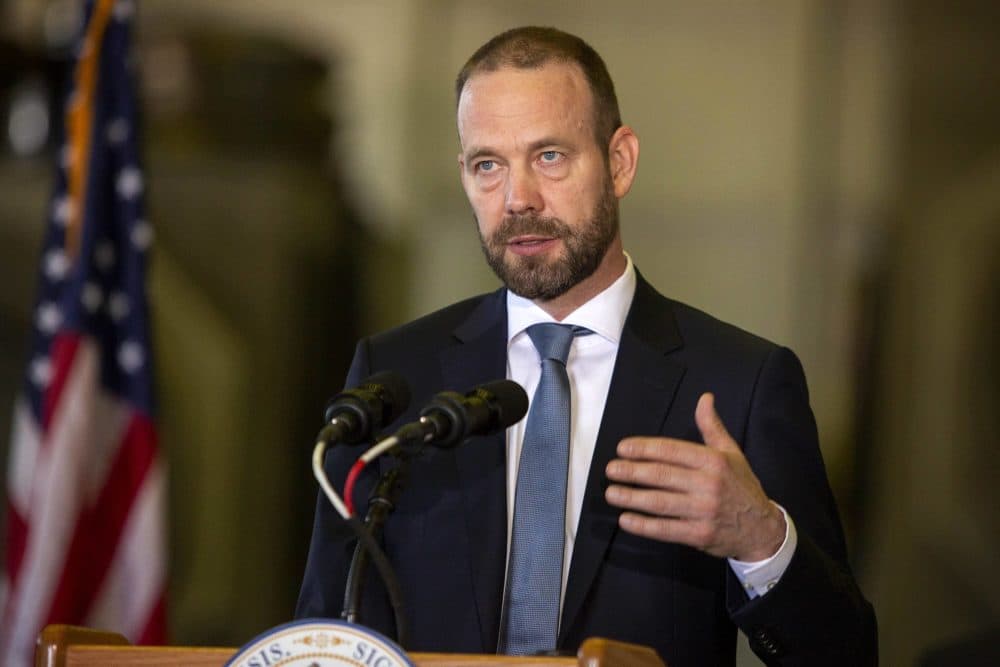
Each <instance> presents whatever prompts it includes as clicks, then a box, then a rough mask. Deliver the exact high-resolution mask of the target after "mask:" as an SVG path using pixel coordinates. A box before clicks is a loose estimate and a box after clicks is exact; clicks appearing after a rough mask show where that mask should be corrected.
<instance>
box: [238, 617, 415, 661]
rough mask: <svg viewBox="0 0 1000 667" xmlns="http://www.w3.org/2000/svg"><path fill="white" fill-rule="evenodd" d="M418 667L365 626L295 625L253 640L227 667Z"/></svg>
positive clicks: (314, 622) (310, 622)
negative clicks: (347, 666)
mask: <svg viewBox="0 0 1000 667" xmlns="http://www.w3.org/2000/svg"><path fill="white" fill-rule="evenodd" d="M345 665H350V666H351V667H415V665H414V664H413V663H412V662H411V661H410V659H409V658H407V657H406V653H405V652H404V651H403V649H402V648H400V647H399V646H398V645H397V644H396V643H395V642H394V641H392V640H390V639H388V638H386V637H384V636H383V635H381V634H379V633H378V632H375V631H374V630H369V629H368V628H366V627H364V626H361V625H353V624H351V623H345V622H344V621H334V620H330V619H323V618H307V619H303V620H300V621H292V622H291V623H285V624H284V625H279V626H277V627H275V628H271V629H270V630H268V631H267V632H265V633H263V634H260V635H258V636H256V637H254V638H253V639H252V640H250V641H249V642H248V643H247V644H245V645H244V646H243V648H241V649H240V650H239V651H238V652H237V653H236V655H234V656H233V657H232V658H230V659H229V661H228V662H227V663H226V667H344V666H345Z"/></svg>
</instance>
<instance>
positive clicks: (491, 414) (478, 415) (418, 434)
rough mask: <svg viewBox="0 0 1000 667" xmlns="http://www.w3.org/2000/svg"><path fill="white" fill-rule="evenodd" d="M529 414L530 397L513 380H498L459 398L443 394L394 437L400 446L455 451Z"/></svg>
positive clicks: (448, 392) (452, 393)
mask: <svg viewBox="0 0 1000 667" xmlns="http://www.w3.org/2000/svg"><path fill="white" fill-rule="evenodd" d="M527 411H528V395H527V394H526V393H524V389H523V388H521V385H519V384H518V383H516V382H514V381H513V380H497V381H495V382H488V383H486V384H483V385H479V386H478V387H475V388H473V389H472V390H470V391H469V392H467V393H465V394H464V395H463V394H459V393H458V392H454V391H443V392H441V393H440V394H438V395H436V396H435V397H434V398H433V399H432V400H431V402H430V403H429V404H428V405H427V407H425V408H424V409H423V410H421V411H420V421H415V422H411V423H409V424H407V425H405V426H403V427H402V428H400V429H399V430H398V431H396V433H395V436H396V437H397V438H399V440H400V441H401V442H406V441H409V440H419V441H421V442H428V443H430V444H433V445H436V446H438V447H444V448H450V447H455V446H456V445H458V444H459V443H461V442H462V441H464V440H465V439H466V438H468V437H469V436H473V435H485V434H487V433H491V432H493V431H497V430H500V429H505V428H507V427H508V426H510V425H511V424H516V423H517V422H519V421H520V420H521V418H522V417H524V414H525V413H526V412H527Z"/></svg>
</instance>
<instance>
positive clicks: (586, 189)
mask: <svg viewBox="0 0 1000 667" xmlns="http://www.w3.org/2000/svg"><path fill="white" fill-rule="evenodd" d="M457 94H458V108H457V111H458V113H457V115H458V131H459V137H460V140H461V153H460V155H459V159H458V160H459V166H460V174H461V180H462V185H463V187H464V189H465V192H466V195H467V196H468V198H469V201H470V203H471V204H472V209H473V212H474V213H475V218H476V221H477V224H478V229H479V234H480V238H481V240H482V247H483V251H484V253H485V255H486V258H487V261H488V262H489V264H490V266H491V267H492V268H493V269H494V271H495V272H496V273H497V275H498V276H499V277H500V278H501V279H502V280H503V282H504V284H505V285H506V289H501V290H499V291H498V292H495V293H493V294H488V295H484V296H480V297H476V298H473V299H469V300H467V301H463V302H461V303H458V304H455V305H452V306H450V307H448V308H445V309H443V310H441V311H438V312H437V313H433V314H431V315H428V316H426V317H424V318H421V319H419V320H417V321H415V322H411V323H410V324H407V325H405V326H403V327H400V328H398V329H395V330H393V331H389V332H386V333H383V334H380V335H378V336H375V337H372V338H370V339H366V340H363V341H361V342H360V343H359V345H358V348H357V352H356V355H355V359H354V363H353V365H352V368H351V372H350V374H349V377H348V382H347V384H348V385H354V384H356V383H357V382H359V381H360V380H362V379H363V378H364V377H366V376H367V375H369V374H370V373H372V372H375V371H379V370H385V369H393V370H397V371H399V372H401V373H403V375H404V376H406V377H407V379H408V380H409V382H410V383H411V386H412V389H413V393H414V403H415V406H414V410H411V414H409V415H404V417H403V419H412V418H413V414H412V413H413V412H415V411H416V410H417V409H419V407H420V406H422V405H423V404H425V403H426V401H427V399H428V398H429V397H430V396H431V395H433V393H435V392H437V391H440V390H442V389H456V390H462V389H466V388H469V387H472V386H474V385H477V384H480V383H482V382H485V381H489V380H493V379H496V378H500V377H505V376H506V377H509V378H511V379H514V380H516V381H518V382H520V383H521V384H522V385H523V386H524V387H525V389H526V390H527V391H528V393H529V396H532V399H531V403H532V408H531V412H529V416H528V418H527V419H526V420H524V421H522V422H520V423H518V424H517V425H515V426H513V427H511V428H509V429H508V430H507V433H506V434H499V435H496V436H490V437H482V438H473V439H472V440H470V442H468V443H466V444H465V445H463V446H462V447H460V448H458V449H455V450H450V451H435V452H431V453H430V454H428V455H427V456H426V457H424V458H422V459H420V460H418V461H417V462H416V463H415V464H414V467H413V470H412V472H411V474H410V480H409V483H408V486H407V488H406V489H405V490H404V491H403V493H402V495H401V497H400V498H399V501H398V503H397V509H396V511H395V514H394V515H393V516H392V517H391V519H390V521H389V524H388V526H387V528H386V530H385V535H384V544H385V549H386V552H387V553H388V555H389V557H390V559H391V560H392V561H393V564H394V566H395V568H396V570H397V573H398V575H399V579H400V583H401V587H402V589H403V592H404V594H405V598H406V609H405V610H404V613H405V614H406V617H407V620H408V623H409V626H410V628H411V632H412V641H411V642H410V646H407V647H406V648H408V649H411V650H422V651H457V652H471V653H482V652H494V651H499V652H505V653H507V652H509V653H525V652H532V651H537V650H547V649H548V650H551V649H559V650H568V651H573V650H575V649H576V648H577V646H578V645H579V643H580V642H581V641H582V640H583V639H585V638H587V637H589V636H605V637H611V638H615V639H620V640H623V641H630V642H635V643H639V644H645V645H649V646H652V647H653V648H655V649H656V650H657V651H658V652H659V653H660V655H661V656H662V657H663V658H664V659H665V660H666V661H667V663H668V664H669V665H671V667H678V666H681V665H723V664H732V663H733V662H734V659H735V658H734V656H735V637H736V628H737V627H739V628H740V629H742V630H743V631H744V632H746V633H747V635H748V636H749V637H750V641H751V645H752V647H753V648H754V650H755V651H756V652H757V653H758V655H760V656H761V657H762V658H763V659H764V660H765V661H767V662H769V663H771V664H808V665H818V664H841V665H859V664H870V663H873V662H875V661H876V657H875V654H876V648H875V644H876V639H875V619H874V614H873V612H872V609H871V606H870V605H869V604H868V603H867V602H866V601H865V600H864V598H863V596H862V595H861V593H860V591H859V590H858V588H857V586H856V584H855V582H854V580H853V578H852V576H851V573H850V571H849V568H848V566H847V563H846V553H845V546H844V539H843V535H842V530H841V527H840V523H839V519H838V517H837V512H836V508H835V506H834V502H833V498H832V495H831V493H830V489H829V485H828V483H827V480H826V473H825V470H824V467H823V463H822V459H821V457H820V453H819V449H818V444H817V441H816V428H815V424H814V421H813V418H812V414H811V411H810V409H809V405H808V397H807V392H806V386H805V380H804V377H803V374H802V370H801V366H800V365H799V363H798V360H797V359H796V358H795V356H794V355H793V354H792V353H791V352H790V351H788V350H786V349H783V348H779V347H777V346H775V345H773V344H771V343H768V342H767V341H764V340H762V339H759V338H757V337H755V336H752V335H750V334H748V333H746V332H743V331H740V330H738V329H736V328H735V327H732V326H729V325H726V324H723V323H721V322H719V321H717V320H714V319H712V318H711V317H709V316H707V315H705V314H704V313H701V312H699V311H697V310H694V309H692V308H690V307H687V306H684V305H682V304H679V303H677V302H674V301H671V300H669V299H666V298H664V297H663V296H661V295H659V294H658V293H656V291H655V290H654V289H653V288H652V287H651V286H650V285H649V284H648V283H646V282H645V281H644V280H643V278H642V277H641V275H639V274H638V272H637V271H636V270H635V268H634V267H633V265H632V263H631V260H630V258H629V257H628V256H627V255H626V254H625V253H624V251H623V248H622V239H621V235H620V232H619V225H618V200H620V199H621V198H622V197H624V196H625V195H626V194H627V193H628V191H629V189H630V187H631V185H632V181H633V179H634V177H635V173H636V167H637V162H638V155H639V141H638V139H637V137H636V135H635V134H634V132H633V131H632V130H631V129H630V128H629V127H628V126H626V125H622V123H621V120H620V118H619V113H618V105H617V101H616V98H615V93H614V87H613V84H612V82H611V79H610V76H609V75H608V73H607V70H606V68H605V66H604V63H603V62H602V61H601V59H600V57H599V56H598V55H597V53H596V52H594V51H593V49H591V48H590V47H589V46H588V45H587V44H585V43H584V42H583V41H582V40H580V39H579V38H576V37H574V36H571V35H567V34H565V33H562V32H560V31H557V30H554V29H548V28H520V29H515V30H512V31H508V32H506V33H503V34H501V35H498V36H497V37H495V38H493V39H492V40H491V41H490V42H488V43H487V44H485V45H484V46H483V47H482V48H480V49H479V51H477V52H476V54H474V55H473V56H472V58H471V59H470V60H469V62H468V63H467V64H466V65H465V67H464V68H463V70H462V72H461V73H460V75H459V78H458V82H457ZM552 323H560V324H563V325H566V326H564V327H559V326H558V325H555V326H554V325H553V324H552ZM536 325H544V326H536ZM567 331H568V332H570V333H566V332H567ZM540 332H544V334H543V333H540ZM550 334H551V335H550ZM551 336H556V337H559V336H561V337H562V338H563V339H564V343H563V345H564V347H565V346H568V352H566V351H565V350H564V351H563V352H561V353H559V354H562V355H563V356H562V357H560V358H556V357H557V356H558V355H553V354H551V353H550V352H548V351H547V350H548V349H549V348H548V347H547V346H548V345H549V343H548V338H550V337H551ZM541 350H546V351H545V352H541ZM566 355H568V358H567V356H566ZM560 369H561V370H560ZM553 378H555V379H553ZM560 378H562V379H560ZM542 387H544V389H543V388H542ZM554 387H555V389H554ZM553 397H555V398H553ZM550 401H555V402H553V403H551V405H557V406H559V405H561V406H563V407H562V408H555V409H553V408H550V407H547V406H549V405H550ZM560 401H561V402H560ZM542 405H544V406H546V407H544V408H539V406H542ZM536 408H538V410H536ZM542 411H548V414H546V415H541V414H538V415H537V416H536V412H538V413H540V412H542ZM564 413H565V414H564ZM564 421H565V422H566V423H565V424H564ZM554 424H562V425H561V426H553V425H554ZM567 427H568V428H567ZM553 431H555V432H556V433H555V435H553ZM570 434H571V437H570ZM562 440H568V441H569V443H568V453H559V454H558V455H556V457H555V458H546V457H548V456H551V455H552V454H551V453H552V452H553V451H557V450H559V447H560V446H559V445H552V444H546V445H545V446H544V447H541V446H537V445H536V444H535V443H536V441H538V442H545V443H559V442H561V441H562ZM546 448H548V449H546ZM563 449H565V446H563ZM539 451H541V452H542V453H541V454H539V453H538V452H539ZM355 455H356V454H355V453H354V452H345V451H334V452H333V453H331V455H330V457H329V458H328V460H327V463H326V465H327V470H328V472H329V473H330V475H331V477H332V478H333V479H335V480H337V479H343V477H344V475H345V473H346V470H347V467H348V466H349V465H350V463H351V460H352V459H353V457H354V456H355ZM560 457H561V458H560ZM548 461H555V463H554V464H552V463H548ZM384 465H385V466H389V465H391V463H385V464H384ZM539 481H540V482H541V483H540V484H539ZM368 483H369V485H370V483H371V481H370V480H369V482H368ZM369 488H370V486H369ZM553 488H555V489H556V492H555V494H554V497H555V498H557V500H553V494H552V489H553ZM363 493H364V490H362V491H359V492H357V493H356V496H355V497H356V498H362V497H364V496H363V495H361V494H363ZM546 494H548V495H546ZM529 515H530V516H529ZM553 517H555V523H554V525H553V524H552V519H553ZM351 547H352V540H351V539H350V536H349V533H348V532H347V531H346V530H345V529H344V527H343V526H342V525H341V522H339V521H338V520H337V519H336V517H335V515H334V514H333V512H332V510H330V509H329V508H328V507H327V504H326V502H325V500H324V499H323V498H322V497H321V498H320V502H319V505H318V508H317V516H316V524H315V528H314V534H313V540H312V545H311V549H310V555H309V562H308V565H307V568H306V574H305V581H304V583H303V587H302V592H301V595H300V599H299V605H298V609H297V615H298V616H300V617H301V616H336V615H338V613H339V611H340V608H341V601H342V598H343V589H344V576H345V571H346V566H347V561H348V558H349V555H350V549H351ZM553 556H554V557H553ZM553 571H554V575H553ZM363 604H364V612H363V613H364V621H365V623H366V624H368V625H371V626H372V627H375V628H377V629H380V630H383V631H385V632H387V633H389V634H392V630H393V625H392V615H391V613H390V611H389V608H388V605H387V604H386V601H385V595H384V593H383V592H382V589H381V588H380V587H379V586H377V585H374V584H373V585H370V586H369V587H368V594H367V597H366V598H365V600H364V603H363Z"/></svg>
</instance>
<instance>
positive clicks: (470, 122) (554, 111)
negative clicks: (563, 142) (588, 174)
mask: <svg viewBox="0 0 1000 667" xmlns="http://www.w3.org/2000/svg"><path fill="white" fill-rule="evenodd" d="M592 108H593V99H592V94H591V91H590V87H589V86H588V85H587V80H586V78H585V77H584V75H583V72H582V71H580V68H579V67H578V66H577V65H576V64H570V63H548V64H546V65H543V66H542V67H539V68H535V69H516V68H512V67H504V68H501V69H499V70H496V71H493V72H481V73H478V74H475V75H473V76H472V77H470V78H469V80H468V81H467V82H466V84H465V88H463V89H462V95H461V97H459V101H458V133H459V137H460V138H461V140H462V144H463V146H467V143H468V142H469V141H470V140H473V138H474V137H473V135H475V138H476V140H478V138H479V137H480V136H481V135H483V134H486V135H492V134H498V133H499V134H502V135H508V134H512V133H513V134H516V135H518V136H521V135H527V134H530V133H533V132H540V133H542V134H546V133H552V132H556V131H561V132H563V133H565V132H573V133H575V132H582V133H590V132H591V129H592V127H593V113H592ZM525 138H526V139H527V137H525Z"/></svg>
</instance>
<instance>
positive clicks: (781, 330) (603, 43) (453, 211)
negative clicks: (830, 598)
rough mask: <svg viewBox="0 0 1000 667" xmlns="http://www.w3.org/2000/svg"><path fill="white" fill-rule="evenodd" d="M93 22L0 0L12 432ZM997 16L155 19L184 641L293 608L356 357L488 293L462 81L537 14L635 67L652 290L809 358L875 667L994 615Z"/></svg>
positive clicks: (919, 12)
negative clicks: (52, 142)
mask: <svg viewBox="0 0 1000 667" xmlns="http://www.w3.org/2000/svg"><path fill="white" fill-rule="evenodd" d="M75 6H76V3H75V2H73V1H71V0H5V1H0V26H2V27H0V58H2V67H0V86H2V90H0V102H2V103H3V110H2V114H0V118H2V119H3V120H4V128H3V146H4V148H3V150H2V153H0V432H2V433H7V432H9V418H10V411H9V407H7V406H12V405H13V398H14V395H15V394H16V392H17V388H18V386H19V383H20V381H21V375H22V372H23V367H24V363H25V362H24V355H25V349H26V342H27V339H26V335H27V331H28V327H29V322H30V320H31V318H32V317H33V314H32V313H31V307H32V306H31V304H32V300H33V285H34V280H35V278H34V276H35V273H36V268H37V250H38V247H39V244H40V234H41V231H42V225H43V221H44V218H45V216H44V210H45V207H46V206H47V196H48V194H49V190H50V187H51V178H52V154H51V150H50V149H51V146H47V144H46V141H45V139H44V133H43V134H42V135H41V136H42V137H43V138H42V139H41V140H40V143H39V141H35V143H32V142H31V140H30V139H31V133H32V132H35V133H36V134H38V132H39V130H38V127H39V122H37V119H38V118H39V117H42V116H44V113H45V109H49V111H50V112H51V111H52V110H53V109H54V108H55V104H56V101H55V99H54V98H52V97H51V95H50V94H49V93H46V91H47V90H51V89H52V87H53V86H58V79H59V76H60V72H61V63H62V61H63V60H64V59H65V52H64V51H61V49H64V48H65V43H66V37H67V34H68V33H71V32H72V26H73V19H72V16H73V14H74V7H75ZM998 19H1000V10H998V9H997V8H996V6H995V3H993V2H987V1H985V0H980V1H976V0H958V1H956V2H951V3H929V2H916V1H914V2H905V1H903V0H896V1H890V0H870V1H862V0H842V1H838V0H798V1H796V0H776V1H774V2H732V1H729V2H726V1H722V0H709V1H706V2H664V3H648V2H639V1H638V0H619V1H618V2H614V3H610V2H596V1H592V0H586V1H578V2H538V1H537V0H536V1H527V0H524V1H521V0H512V1H510V2H507V3H503V4H502V5H499V6H498V5H495V4H493V3H480V2H462V1H459V0H367V1H366V0H291V1H278V0H257V1H255V2H252V3H249V2H244V1H242V0H214V1H213V2H210V3H209V2H199V1H196V0H170V1H169V2H168V1H166V0H146V1H145V2H142V3H140V7H139V21H138V24H139V35H138V44H139V57H140V68H141V73H142V96H143V99H144V102H145V104H144V113H145V135H146V139H145V155H146V163H147V170H148V180H149V182H148V193H149V208H150V217H151V218H152V221H153V223H154V226H155V228H156V233H157V245H156V252H155V254H154V265H153V275H152V280H151V292H152V299H153V308H154V316H155V332H156V343H157V362H158V365H157V366H158V367H157V370H158V379H159V410H160V414H159V421H160V424H161V436H162V442H163V447H164V449H165V451H166V453H167V456H168V459H169V464H170V474H171V549H172V551H171V560H172V565H171V568H172V569H171V591H170V592H171V600H170V602H171V610H170V614H171V625H172V629H173V635H174V638H175V640H176V641H177V642H181V643H189V644H190V643H204V644H240V643H242V642H244V641H245V640H247V639H248V638H249V637H251V636H252V635H254V634H256V633H257V632H259V631H261V630H263V629H264V628H266V627H268V626H270V625H274V624H277V623H279V622H281V621H283V620H287V619H288V618H289V617H290V615H291V611H292V608H293V605H294V600H295V597H296V593H297V588H298V579H299V577H300V575H301V572H302V568H303V566H304V558H305V549H306V546H307V541H308V536H309V531H310V520H311V515H312V511H313V504H314V502H315V485H314V483H313V482H312V480H311V477H310V475H309V472H308V452H309V448H310V444H311V437H312V435H313V434H314V433H315V431H316V429H317V427H318V426H319V421H320V418H321V414H322V408H323V404H324V400H325V398H326V397H327V396H329V395H330V394H332V393H334V392H335V391H337V390H338V389H339V387H340V383H341V381H342V378H343V374H344V372H345V370H346V365H347V363H348V361H349V359H350V355H351V353H352V347H353V342H354V340H355V339H356V338H357V337H358V336H359V335H362V334H365V333H369V332H372V331H375V330H377V329H381V328H384V327H387V326H391V325H394V324H397V323H400V322H402V321H404V320H407V319H409V318H412V317H413V316H415V315H419V314H422V313H425V312H428V311H430V310H432V309H434V308H437V307H440V306H442V305H445V304H447V303H449V302H451V301H453V300H455V299H457V298H460V297H463V296H467V295H470V294H472V293H474V292H478V291H483V290H488V289H492V288H493V287H495V285H496V279H495V278H494V276H493V275H492V274H491V273H490V272H489V270H488V269H487V268H486V266H485V264H484V262H483V261H482V259H481V255H480V251H479V248H478V242H477V237H476V234H475V232H474V229H473V220H472V216H471V213H470V210H469V208H468V204H467V202H466V201H465V199H464V195H463V194H462V192H461V188H460V186H459V183H458V178H457V176H458V174H457V164H456V161H455V156H456V155H457V152H458V141H457V135H456V131H455V127H454V99H453V93H452V82H453V78H454V75H455V73H456V72H457V70H458V68H459V67H460V66H461V64H462V63H463V62H464V60H465V58H466V57H467V56H468V55H469V54H471V52H472V51H473V50H474V49H475V48H476V47H477V46H478V45H480V44H481V43H482V42H484V41H485V40H486V39H488V38H489V37H490V36H492V35H493V34H495V33H497V32H499V31H501V30H503V29H505V28H508V27H512V26H515V25H520V24H526V23H539V24H547V25H557V26H559V27H562V28H564V29H566V30H569V31H571V32H575V33H577V34H579V35H581V36H582V37H584V38H585V39H587V40H588V41H589V42H590V43H591V44H592V45H593V46H595V48H596V49H597V50H598V51H599V52H600V53H601V54H602V55H603V56H604V58H605V60H606V62H607V64H608V66H609V69H610V70H611V73H612V76H613V77H614V79H615V82H616V86H617V89H618V95H619V100H620V103H621V106H622V112H623V116H624V118H625V121H626V122H628V123H629V124H631V125H632V126H633V127H634V128H635V129H636V131H637V133H638V135H639V137H640V140H641V142H642V154H641V159H640V170H639V177H638V180H637V182H636V184H635V187H634V188H633V191H632V193H631V194H630V195H629V197H628V198H627V200H626V201H625V203H624V206H623V230H624V238H625V245H626V248H627V249H628V250H629V252H630V253H631V254H632V257H633V258H634V259H635V261H636V263H637V265H638V266H639V267H640V268H641V270H642V271H643V273H644V274H645V275H646V276H647V277H648V278H649V279H650V280H651V281H652V282H653V283H654V284H656V285H657V286H658V287H659V288H660V289H661V291H663V292H665V293H666V294H668V295H670V296H672V297H675V298H678V299H681V300H684V301H688V302H690V303H693V304H694V305H697V306H699V307H701V308H703V309H706V310H708V311H709V312H712V313H713V314H715V315H717V316H719V317H722V318H724V319H727V320H730V321H732V322H734V323H736V324H738V325H740V326H742V327H744V328H747V329H750V330H752V331H755V332H757V333H759V334H761V335H764V336H766V337H768V338H771V339H773V340H775V341H778V342H780V343H783V344H786V345H789V346H791V347H792V348H793V349H795V350H796V351H797V352H798V353H799V354H800V356H801V357H802V360H803V362H804V364H805V367H806V371H807V374H808V377H809V381H810V388H811V392H812V399H813V406H814V410H815V411H816V414H817V418H818V421H819V426H820V430H821V438H822V442H823V448H824V455H825V457H826V460H827V465H828V467H829V470H830V476H831V480H832V482H833V485H834V489H835V492H836V494H837V496H838V500H839V502H840V505H841V510H842V513H843V514H844V519H845V523H846V525H847V528H848V531H849V539H850V545H851V549H852V554H853V556H854V561H855V567H856V569H857V571H858V573H859V575H860V577H861V580H862V586H863V588H864V589H865V590H866V592H867V593H868V594H869V595H870V597H871V598H872V599H873V601H874V603H875V605H876V610H877V612H878V615H879V622H880V634H881V645H882V657H883V663H884V664H889V665H896V664H913V662H914V661H915V660H917V658H918V656H919V655H921V654H922V653H924V652H925V651H926V650H927V649H929V648H932V647H935V646H938V645H942V644H945V643H948V642H951V641H957V640H961V639H963V638H965V637H970V636H975V635H977V634H980V633H984V632H988V631H990V630H991V629H996V628H997V627H998V626H1000V587H998V584H997V579H996V578H995V577H993V576H992V575H993V570H995V565H994V563H995V562H996V561H997V559H998V557H1000V525H998V518H997V517H998V516H1000V514H998V512H997V509H998V502H997V493H996V491H995V488H996V484H997V481H998V480H1000V478H998V475H997V472H998V471H997V464H996V462H995V461H996V458H995V457H994V456H993V449H994V444H995V442H996V437H995V435H994V434H995V433H996V432H997V427H998V426H1000V423H998V421H1000V417H998V411H997V409H998V407H1000V400H998V392H1000V390H998V379H997V378H998V377H1000V356H998V349H997V348H998V345H997V341H998V340H1000V337H998V332H997V327H996V323H997V315H998V312H1000V233H998V230H1000V124H998V123H997V122H996V119H997V118H998V117H1000V56H998V49H997V46H996V45H997V44H998V43H1000V21H998ZM56 89H58V88H56ZM47 94H49V97H46V95H47ZM32 104H33V105H34V106H32ZM25 110H27V111H25ZM19 113H20V115H19ZM40 114H41V116H40ZM26 117H27V118H29V119H32V118H33V119H35V121H36V122H25V121H24V120H23V119H24V118H26ZM17 119H22V120H21V121H19V122H20V123H21V124H20V125H19V124H18V122H15V121H16V120H17ZM51 122H58V120H57V119H51V118H50V123H51ZM25 128H27V129H25ZM33 128H34V129H33ZM26 133H27V134H26ZM6 446H7V440H6V438H4V439H2V440H0V459H2V458H3V457H4V453H5V448H6ZM745 660H746V662H747V664H752V661H751V660H750V659H745Z"/></svg>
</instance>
